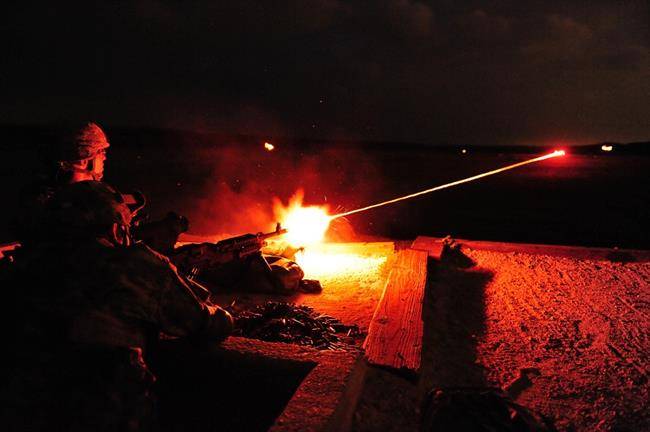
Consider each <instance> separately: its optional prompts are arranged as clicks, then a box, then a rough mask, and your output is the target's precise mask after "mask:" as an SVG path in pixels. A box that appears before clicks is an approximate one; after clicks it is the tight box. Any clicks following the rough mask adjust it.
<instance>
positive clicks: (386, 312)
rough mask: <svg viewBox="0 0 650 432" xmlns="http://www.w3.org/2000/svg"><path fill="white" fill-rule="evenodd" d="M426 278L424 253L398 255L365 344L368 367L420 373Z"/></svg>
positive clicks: (412, 251)
mask: <svg viewBox="0 0 650 432" xmlns="http://www.w3.org/2000/svg"><path fill="white" fill-rule="evenodd" d="M426 277H427V253H426V252H425V251H416V250H412V249H405V250H402V251H399V252H398V253H397V254H396V257H395V262H394V265H393V267H392V269H391V271H390V274H389V276H388V281H387V282H386V287H385V288H384V293H383V295H382V297H381V300H379V304H378V305H377V309H375V314H374V315H373V317H372V321H371V322H370V328H369V329H368V336H367V337H366V340H365V342H364V344H363V347H364V348H365V356H366V359H367V361H368V363H369V364H371V365H375V366H383V367H389V368H392V369H398V370H402V371H407V372H415V373H417V372H418V371H419V369H420V361H421V359H420V356H421V353H422V327H423V323H422V301H423V299H424V287H425V285H426Z"/></svg>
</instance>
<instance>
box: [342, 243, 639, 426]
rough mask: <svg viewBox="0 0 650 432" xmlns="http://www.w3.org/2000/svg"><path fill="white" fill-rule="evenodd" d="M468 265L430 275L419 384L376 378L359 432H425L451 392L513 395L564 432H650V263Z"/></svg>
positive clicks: (474, 260) (481, 257)
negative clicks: (428, 404) (434, 408)
mask: <svg viewBox="0 0 650 432" xmlns="http://www.w3.org/2000/svg"><path fill="white" fill-rule="evenodd" d="M465 253H466V258H469V259H460V260H453V261H443V263H441V264H434V265H431V266H430V270H429V285H428V289H427V299H426V301H425V308H424V311H423V319H424V321H425V335H424V341H423V342H424V346H423V368H422V371H421V376H420V379H419V381H418V382H415V383H414V382H409V381H407V380H406V379H404V378H401V377H399V376H397V375H395V374H392V373H389V372H386V371H380V370H371V371H370V373H369V375H368V381H367V386H366V389H365V391H364V394H363V395H362V397H361V401H360V405H359V407H358V409H357V412H356V416H355V424H354V429H355V430H358V431H361V430H363V431H371V430H417V427H418V419H419V408H420V404H421V401H422V398H423V395H424V394H425V393H426V391H427V390H428V389H430V388H432V387H446V386H498V387H501V388H507V389H510V392H511V393H512V394H513V395H514V396H515V400H516V401H518V402H519V403H521V404H523V405H525V406H528V407H530V408H532V409H534V410H537V411H539V412H541V413H542V414H544V415H546V416H548V417H550V418H551V419H552V420H553V421H554V422H555V424H556V426H557V427H558V429H559V430H561V431H608V430H619V431H622V430H630V431H643V430H650V412H649V410H648V408H647V405H648V404H647V401H648V400H650V394H649V393H650V386H649V384H648V374H649V373H650V367H649V365H648V353H649V352H650V338H649V333H648V329H649V328H650V326H649V324H650V310H649V309H650V263H613V262H608V261H588V260H578V259H573V258H558V257H550V256H545V255H529V254H524V253H502V252H490V251H473V250H466V251H465Z"/></svg>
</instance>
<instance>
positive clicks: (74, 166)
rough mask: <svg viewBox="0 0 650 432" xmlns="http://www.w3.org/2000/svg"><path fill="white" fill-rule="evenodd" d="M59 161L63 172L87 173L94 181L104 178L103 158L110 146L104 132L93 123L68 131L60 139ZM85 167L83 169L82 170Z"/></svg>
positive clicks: (74, 127)
mask: <svg viewBox="0 0 650 432" xmlns="http://www.w3.org/2000/svg"><path fill="white" fill-rule="evenodd" d="M58 141H59V142H58V149H57V156H56V158H57V160H58V163H59V166H60V168H61V169H62V170H63V171H70V172H73V171H85V172H88V173H89V174H92V178H94V180H101V178H102V176H103V171H104V169H103V159H102V161H101V163H99V161H98V158H100V157H103V155H104V153H105V152H106V149H107V148H108V147H109V146H110V144H109V143H108V139H107V138H106V134H105V133H104V131H103V130H102V129H101V128H100V127H99V126H98V125H97V124H96V123H93V122H87V123H83V124H82V125H77V126H73V127H70V128H68V129H66V130H65V131H64V132H63V133H62V134H61V135H60V137H59V140H58ZM82 166H83V168H81V167H82Z"/></svg>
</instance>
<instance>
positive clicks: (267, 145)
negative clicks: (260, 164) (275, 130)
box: [264, 142, 275, 151]
mask: <svg viewBox="0 0 650 432" xmlns="http://www.w3.org/2000/svg"><path fill="white" fill-rule="evenodd" d="M264 148H265V149H266V150H268V151H273V150H274V149H275V146H274V145H273V144H271V143H270V142H265V143H264Z"/></svg>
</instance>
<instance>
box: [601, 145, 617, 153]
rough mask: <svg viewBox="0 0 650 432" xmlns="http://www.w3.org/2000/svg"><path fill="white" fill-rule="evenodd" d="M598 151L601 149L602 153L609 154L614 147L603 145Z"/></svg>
mask: <svg viewBox="0 0 650 432" xmlns="http://www.w3.org/2000/svg"><path fill="white" fill-rule="evenodd" d="M600 149H601V150H602V151H604V152H611V151H612V150H614V146H611V145H607V144H603V145H602V146H601V147H600Z"/></svg>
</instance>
